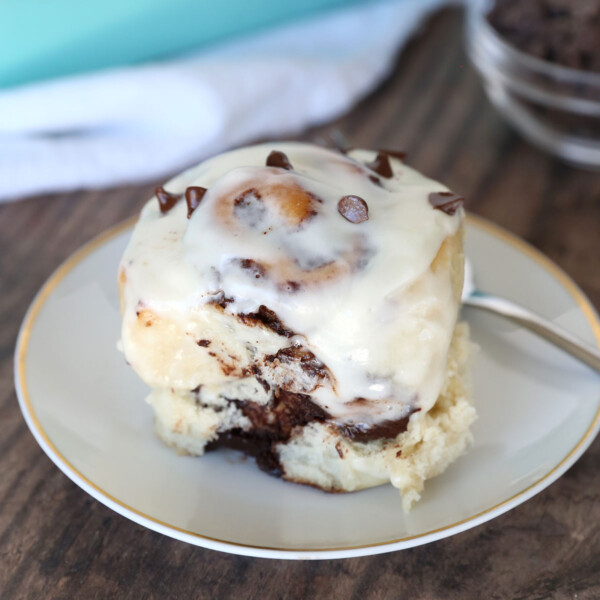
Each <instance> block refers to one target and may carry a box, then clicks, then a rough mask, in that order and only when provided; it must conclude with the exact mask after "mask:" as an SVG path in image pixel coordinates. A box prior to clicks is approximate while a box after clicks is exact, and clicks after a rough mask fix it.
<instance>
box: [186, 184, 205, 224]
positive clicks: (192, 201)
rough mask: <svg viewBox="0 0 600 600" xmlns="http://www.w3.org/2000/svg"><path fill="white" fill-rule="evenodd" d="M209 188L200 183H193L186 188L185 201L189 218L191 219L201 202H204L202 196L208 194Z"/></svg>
mask: <svg viewBox="0 0 600 600" xmlns="http://www.w3.org/2000/svg"><path fill="white" fill-rule="evenodd" d="M206 192H207V189H206V188H203V187H200V186H199V185H192V186H190V187H189V188H187V190H185V203H186V204H187V209H188V212H187V218H188V219H189V218H190V217H191V216H192V213H193V212H194V211H195V210H196V209H197V208H198V205H199V204H200V202H202V198H204V194H206Z"/></svg>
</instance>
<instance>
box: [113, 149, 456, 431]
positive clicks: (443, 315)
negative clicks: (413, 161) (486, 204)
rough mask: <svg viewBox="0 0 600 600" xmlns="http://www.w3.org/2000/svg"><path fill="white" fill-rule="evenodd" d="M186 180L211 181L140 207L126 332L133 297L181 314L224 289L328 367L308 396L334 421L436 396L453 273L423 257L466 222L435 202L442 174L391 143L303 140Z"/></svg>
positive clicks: (251, 153) (381, 416)
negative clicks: (368, 147)
mask: <svg viewBox="0 0 600 600" xmlns="http://www.w3.org/2000/svg"><path fill="white" fill-rule="evenodd" d="M273 151H275V152H276V153H278V154H275V158H271V159H270V160H269V163H268V164H270V165H274V166H267V158H268V157H269V155H271V156H273V155H272V154H271V153H272V152H273ZM281 154H283V155H284V158H282V156H281ZM284 159H285V160H284ZM383 160H385V161H387V162H388V164H389V167H390V171H389V172H388V171H387V170H386V165H385V164H383V166H382V164H381V161H383ZM367 165H369V166H367ZM384 171H385V172H384ZM190 186H194V187H198V188H205V189H206V190H207V191H206V192H203V193H202V194H200V196H201V197H200V199H199V200H198V201H197V202H194V204H195V206H194V207H193V209H191V210H190V206H189V205H190V203H189V200H188V202H187V204H186V201H185V200H184V199H183V197H182V199H181V200H180V201H179V202H177V203H176V204H174V206H172V207H171V208H170V209H169V210H168V211H166V212H164V211H161V206H162V204H161V205H159V203H158V202H157V200H156V198H154V199H153V200H151V201H150V202H149V203H148V204H147V205H146V207H145V208H144V210H143V211H142V215H141V217H140V221H139V223H138V225H137V226H136V229H135V232H134V234H133V237H132V240H131V243H130V245H129V247H128V249H127V251H126V253H125V256H124V258H123V261H122V265H123V267H124V268H125V269H126V271H127V286H126V288H125V305H124V317H125V321H124V322H125V326H124V338H125V337H126V335H127V332H126V327H127V325H126V323H127V316H128V314H129V315H130V316H131V315H132V314H134V313H135V311H136V310H137V308H136V307H138V306H139V305H140V303H141V304H142V305H143V306H145V307H147V308H148V309H150V310H152V311H153V312H155V313H156V314H157V315H161V316H164V317H166V318H169V319H171V320H173V321H175V322H179V323H181V324H182V326H185V322H186V320H187V319H189V318H190V314H191V312H193V311H194V310H197V309H198V307H201V306H203V305H206V304H207V303H210V302H215V301H218V300H222V299H223V298H226V299H227V300H228V303H227V304H226V307H225V310H226V312H227V313H232V314H248V313H253V312H256V311H257V310H258V309H259V307H260V306H261V305H263V306H266V307H268V309H270V310H271V311H273V312H274V313H276V315H277V316H278V318H279V319H280V320H281V322H282V323H284V324H285V326H286V327H287V328H289V329H290V330H292V331H293V332H295V333H296V334H298V335H299V336H301V337H302V339H303V343H304V344H305V345H306V346H307V347H308V348H310V350H311V351H312V352H313V353H314V355H315V356H316V357H317V358H318V359H319V360H320V361H322V363H324V364H325V365H326V366H327V367H328V369H329V370H330V372H331V374H332V380H333V386H321V387H318V388H317V389H316V390H315V391H314V392H313V398H314V400H315V401H316V402H318V403H319V404H320V405H321V406H322V407H323V408H325V409H326V410H327V411H328V412H329V414H330V415H332V416H333V417H334V418H335V419H338V420H340V421H349V422H352V421H353V419H354V417H355V415H356V413H357V408H356V407H357V406H358V405H360V406H361V409H360V410H361V411H362V413H361V419H363V420H364V419H365V415H364V411H365V408H364V407H365V406H369V407H370V408H369V411H370V416H369V419H370V420H371V421H372V422H378V421H384V420H391V419H399V418H402V417H405V416H406V415H407V414H409V412H411V411H413V410H415V409H422V410H424V411H426V410H428V409H429V408H430V407H431V406H432V405H433V403H434V402H435V399H436V398H437V396H438V394H439V392H440V390H441V387H442V384H443V378H444V371H445V363H446V356H447V352H448V348H449V344H450V340H451V337H452V332H453V330H454V326H455V323H456V316H457V312H458V305H457V299H456V297H455V294H453V291H452V282H451V280H450V277H449V274H448V273H447V272H438V273H436V272H434V271H433V270H432V269H431V263H432V261H433V260H434V259H435V257H436V255H437V254H438V252H439V250H440V248H441V246H442V244H443V242H444V240H446V239H447V238H449V237H451V236H453V235H454V234H456V233H457V232H458V230H459V227H460V224H461V220H462V210H458V212H456V214H447V213H446V212H444V210H436V209H435V208H434V206H433V205H432V203H431V202H430V195H431V194H440V193H445V192H447V189H446V188H445V187H444V186H442V185H440V184H439V183H437V182H435V181H432V180H430V179H427V178H425V177H423V176H422V175H420V174H419V173H417V172H416V171H414V170H412V169H410V168H408V167H406V166H405V165H404V164H402V163H401V162H400V161H399V160H396V159H394V158H391V157H389V156H387V155H385V156H384V157H383V158H382V157H381V155H380V156H377V154H376V153H373V152H368V151H362V150H356V151H352V152H350V153H349V155H348V156H345V155H342V154H340V153H338V152H335V151H332V150H327V149H323V148H320V147H316V146H312V145H308V144H300V143H277V144H264V145H258V146H253V147H249V148H242V149H240V150H235V151H232V152H228V153H226V154H223V155H220V156H217V157H215V158H213V159H211V160H208V161H206V162H204V163H202V164H201V165H199V166H198V167H196V168H194V169H191V170H190V171H187V172H185V173H183V174H182V175H180V176H178V177H177V178H175V179H173V180H172V181H171V182H169V183H168V184H166V185H165V189H166V190H167V191H168V192H169V193H170V194H178V195H182V196H183V195H184V194H185V191H186V189H187V188H189V187H190ZM197 196H198V194H196V195H195V196H194V197H195V198H197ZM344 198H346V199H347V198H352V200H350V201H348V200H345V201H343V199H344ZM340 202H342V204H343V205H344V206H346V208H343V209H342V208H340V206H341V205H340ZM344 202H345V204H344ZM348 202H350V204H348ZM361 203H362V204H364V207H363V206H362V204H361ZM163 204H164V203H163ZM453 206H454V205H453ZM348 207H349V208H348ZM343 210H351V211H354V212H353V213H352V214H353V215H354V216H352V218H348V217H347V216H344V215H343V214H342V213H343ZM455 210H456V208H455ZM356 211H358V213H357V212H356ZM188 213H189V218H188ZM349 214H350V213H349ZM357 214H358V215H359V216H358V217H357V216H356V215H357ZM357 398H360V399H361V400H360V402H358V403H357V402H356V399H357Z"/></svg>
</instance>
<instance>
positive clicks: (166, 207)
mask: <svg viewBox="0 0 600 600" xmlns="http://www.w3.org/2000/svg"><path fill="white" fill-rule="evenodd" d="M154 194H155V195H156V197H157V198H158V206H159V208H160V212H161V213H162V214H163V215H164V214H166V213H168V212H169V211H170V210H171V209H172V208H173V207H174V206H175V205H176V204H177V202H178V201H179V199H180V198H181V194H171V192H167V190H165V188H164V187H163V186H162V185H160V186H158V187H157V188H156V189H155V190H154Z"/></svg>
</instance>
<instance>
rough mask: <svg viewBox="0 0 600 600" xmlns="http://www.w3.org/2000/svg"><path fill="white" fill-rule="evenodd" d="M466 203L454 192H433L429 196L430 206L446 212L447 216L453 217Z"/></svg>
mask: <svg viewBox="0 0 600 600" xmlns="http://www.w3.org/2000/svg"><path fill="white" fill-rule="evenodd" d="M464 201H465V199H464V198H462V197H461V196H459V195H458V194H455V193H454V192H432V193H431V194H429V204H431V206H433V208H437V209H438V210H442V211H444V212H445V213H446V214H447V215H453V214H454V213H455V212H456V211H457V210H458V209H459V208H460V207H461V206H462V204H463V202H464Z"/></svg>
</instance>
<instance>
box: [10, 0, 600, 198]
mask: <svg viewBox="0 0 600 600" xmlns="http://www.w3.org/2000/svg"><path fill="white" fill-rule="evenodd" d="M457 5H466V9H467V10H466V11H465V15H466V16H465V17H464V19H465V25H464V29H465V33H464V35H465V39H466V46H467V48H468V52H469V55H470V57H471V59H472V62H473V64H474V65H475V66H476V68H477V70H478V72H479V73H480V75H481V77H482V81H483V84H484V86H485V89H486V92H487V94H488V96H489V98H490V100H491V101H492V103H493V104H494V105H495V106H496V107H497V108H498V109H499V111H500V113H501V114H502V115H503V117H504V118H505V119H506V120H507V122H508V123H510V125H511V126H512V127H514V128H515V129H516V130H517V131H519V132H520V133H521V134H522V135H523V136H525V137H526V138H527V139H528V140H529V141H530V142H532V143H533V144H535V145H536V146H537V147H539V148H542V149H543V150H545V151H547V152H550V153H552V154H554V155H556V156H559V157H561V158H562V159H564V160H566V161H568V162H570V163H571V164H576V165H578V166H581V167H584V168H597V167H598V166H600V125H599V123H600V66H599V62H600V59H599V58H598V56H599V55H600V50H599V49H598V47H597V46H598V45H599V44H600V33H599V32H600V8H599V2H598V1H597V0H498V1H496V2H494V1H493V0H466V1H465V2H463V3H460V2H451V1H449V0H383V1H382V0H300V1H298V2H278V1H275V0H260V1H257V2H252V3H249V2H245V1H243V0H229V1H227V2H208V1H205V0H200V1H195V0H170V1H168V2H167V1H166V0H121V1H119V2H115V1H111V2H104V3H99V2H83V3H81V2H74V1H73V0H56V1H55V2H51V3H50V2H40V1H39V0H22V1H20V2H4V3H2V4H0V23H2V24H3V25H4V28H3V29H4V31H3V35H2V36H0V200H12V199H16V198H20V197H24V196H28V195H32V194H38V193H44V192H60V191H69V190H74V189H81V188H102V187H107V186H115V185H121V184H131V183H138V182H145V181H153V180H156V179H161V178H164V177H167V176H168V175H171V174H174V173H175V172H177V171H179V170H181V169H183V168H185V167H187V166H190V165H192V164H194V163H196V162H198V161H200V160H201V159H203V158H205V157H207V156H209V155H212V154H215V153H218V152H220V151H222V150H225V149H228V148H231V147H234V146H237V145H240V144H244V143H248V142H251V141H255V140H259V139H265V138H273V137H275V138H276V137H282V136H287V137H293V136H296V135H298V134H300V133H301V132H303V131H304V130H306V129H307V128H308V127H311V126H315V125H318V124H321V123H326V122H329V121H332V120H333V119H335V118H338V117H340V116H341V115H343V114H345V113H347V112H348V111H349V110H350V109H351V108H352V107H353V106H355V105H356V104H357V103H358V102H359V101H360V100H361V99H363V98H364V97H365V96H366V95H368V94H369V93H371V92H372V91H373V90H374V89H375V88H376V87H377V86H378V85H380V84H381V82H382V81H383V80H384V79H385V78H386V77H387V76H389V74H390V72H391V69H392V68H393V66H394V65H395V62H396V60H397V57H398V54H399V52H400V51H401V50H402V48H403V47H404V45H405V44H406V43H407V42H408V40H409V39H410V38H411V37H413V36H415V35H416V34H417V32H418V31H419V29H420V27H421V25H422V23H423V21H424V19H426V18H427V17H428V16H429V15H430V14H431V13H432V12H433V11H435V10H436V9H439V8H441V7H443V6H457ZM467 13H468V14H467ZM456 35H458V36H460V37H461V38H462V36H463V33H462V32H459V31H457V32H456ZM445 50H446V49H445V47H444V46H443V45H441V46H440V47H439V48H438V49H437V51H438V53H439V60H440V61H442V60H443V58H444V53H445ZM460 68H463V66H462V65H461V67H460ZM425 75H426V72H424V73H423V74H422V76H425ZM398 110H399V111H401V110H402V107H401V106H398ZM351 142H352V140H351Z"/></svg>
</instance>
